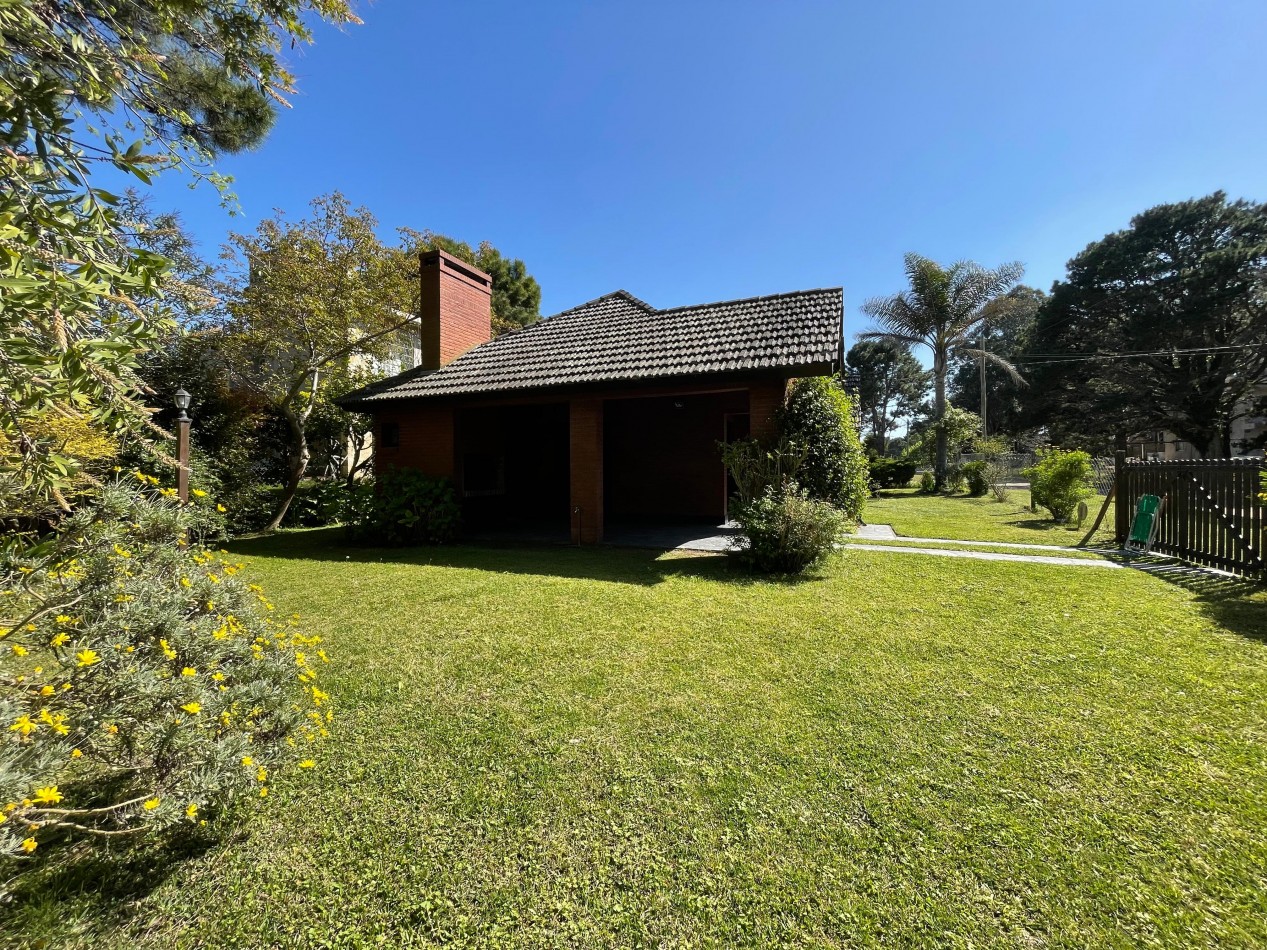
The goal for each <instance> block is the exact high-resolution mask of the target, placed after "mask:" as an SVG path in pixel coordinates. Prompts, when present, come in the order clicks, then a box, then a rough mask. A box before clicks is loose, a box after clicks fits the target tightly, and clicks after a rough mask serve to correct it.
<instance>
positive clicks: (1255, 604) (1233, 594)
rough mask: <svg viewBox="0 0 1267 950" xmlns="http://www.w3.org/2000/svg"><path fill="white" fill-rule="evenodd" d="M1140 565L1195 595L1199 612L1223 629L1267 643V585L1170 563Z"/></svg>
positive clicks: (1154, 574) (1143, 568)
mask: <svg viewBox="0 0 1267 950" xmlns="http://www.w3.org/2000/svg"><path fill="white" fill-rule="evenodd" d="M1137 566H1138V567H1139V568H1140V569H1141V570H1145V571H1147V572H1148V573H1150V574H1152V575H1153V576H1155V577H1158V578H1160V579H1161V580H1164V581H1165V582H1166V583H1168V584H1174V585H1175V586H1176V587H1182V588H1183V589H1184V590H1186V591H1188V592H1190V593H1191V594H1193V595H1194V598H1195V600H1196V604H1197V607H1198V609H1199V610H1200V611H1201V612H1202V613H1203V614H1205V616H1206V617H1208V618H1209V619H1210V620H1211V621H1213V622H1214V623H1216V624H1218V625H1219V626H1220V627H1223V628H1224V629H1226V630H1231V631H1232V632H1233V633H1236V634H1239V635H1240V636H1242V637H1245V638H1246V639H1249V640H1256V641H1258V642H1259V643H1267V586H1264V585H1263V584H1262V583H1259V582H1256V581H1253V580H1246V579H1243V578H1238V577H1231V576H1228V575H1226V574H1216V573H1214V572H1212V571H1206V570H1202V569H1201V568H1199V567H1192V566H1190V565H1186V564H1181V563H1177V562H1175V561H1169V560H1167V561H1164V562H1163V561H1159V562H1158V563H1148V564H1142V565H1137Z"/></svg>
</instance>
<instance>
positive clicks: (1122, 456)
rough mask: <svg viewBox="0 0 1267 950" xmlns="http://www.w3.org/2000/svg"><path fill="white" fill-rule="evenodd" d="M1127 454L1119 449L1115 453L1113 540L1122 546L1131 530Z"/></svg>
mask: <svg viewBox="0 0 1267 950" xmlns="http://www.w3.org/2000/svg"><path fill="white" fill-rule="evenodd" d="M1125 478H1126V452H1125V451H1123V450H1122V449H1118V450H1117V451H1116V452H1114V453H1113V496H1114V498H1115V499H1116V501H1117V508H1116V509H1114V518H1113V540H1114V542H1115V543H1116V544H1117V545H1118V546H1121V545H1123V544H1125V543H1126V538H1127V536H1128V534H1129V532H1130V530H1131V512H1130V511H1129V510H1127V509H1129V508H1130V492H1128V491H1127V490H1126V483H1125V481H1124V479H1125Z"/></svg>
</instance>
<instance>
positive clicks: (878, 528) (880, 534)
mask: <svg viewBox="0 0 1267 950" xmlns="http://www.w3.org/2000/svg"><path fill="white" fill-rule="evenodd" d="M853 537H855V538H866V539H868V540H871V541H894V540H896V539H897V532H896V531H894V530H893V526H892V525H888V524H860V525H858V529H857V530H856V531H855V532H854V533H853Z"/></svg>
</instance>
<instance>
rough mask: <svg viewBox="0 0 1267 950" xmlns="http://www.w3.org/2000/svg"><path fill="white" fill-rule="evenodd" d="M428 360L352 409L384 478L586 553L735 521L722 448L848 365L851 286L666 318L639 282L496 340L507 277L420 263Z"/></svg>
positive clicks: (439, 255)
mask: <svg viewBox="0 0 1267 950" xmlns="http://www.w3.org/2000/svg"><path fill="white" fill-rule="evenodd" d="M420 280H421V286H422V298H421V309H420V314H419V316H420V325H421V335H422V340H421V349H422V362H421V364H420V365H419V366H417V367H415V368H413V369H410V370H407V371H405V372H403V373H400V374H398V375H396V376H393V377H391V378H389V379H386V380H383V381H382V382H379V383H375V384H373V385H371V386H367V387H364V388H363V389H360V390H357V391H355V392H353V393H350V394H349V395H348V396H346V397H344V399H343V400H341V403H342V405H344V406H345V407H346V408H348V409H352V410H356V411H360V412H367V413H370V414H371V415H372V416H373V419H374V441H375V468H376V470H379V471H381V470H383V469H385V468H388V467H391V466H405V467H410V468H416V469H419V470H421V471H423V472H426V473H428V474H431V475H437V476H444V477H447V478H451V479H452V480H453V482H454V484H455V485H456V487H457V490H458V494H459V497H460V498H461V499H462V504H463V514H464V517H465V519H466V521H467V523H468V524H471V525H474V526H476V527H482V526H488V525H501V526H529V525H532V526H540V527H542V528H545V529H549V530H555V531H557V532H558V533H559V534H560V535H561V536H567V535H570V537H571V538H572V540H573V541H574V542H577V543H589V544H592V543H596V542H599V541H601V540H602V539H603V535H604V530H605V528H606V527H607V526H608V525H613V524H616V523H622V522H623V523H627V524H647V523H652V522H656V523H662V522H667V521H684V520H700V521H705V520H706V521H710V522H711V523H713V524H717V523H718V522H720V521H723V520H724V519H725V518H726V506H727V499H728V496H729V494H730V492H729V491H728V486H727V478H726V474H725V471H724V469H723V466H722V463H721V458H720V452H719V448H718V446H719V443H721V442H722V441H723V440H733V439H737V438H742V437H746V436H749V435H752V436H768V435H771V434H772V433H773V431H774V425H775V413H776V411H777V409H778V408H779V406H780V405H781V404H782V402H783V398H784V393H785V391H786V387H787V383H788V381H789V380H790V379H793V378H796V377H801V376H813V375H826V374H830V373H835V372H837V371H839V369H840V367H841V365H842V363H843V352H842V341H843V335H842V323H843V317H844V298H843V294H842V292H841V290H840V288H832V289H827V290H805V291H797V292H793V293H785V294H776V295H774V296H769V297H754V298H751V299H747V300H731V301H726V302H723V303H710V304H702V305H699V306H692V307H675V308H672V309H669V310H658V309H656V308H655V307H653V306H651V305H650V304H648V303H645V302H644V301H642V300H639V299H638V298H637V297H634V296H633V295H632V294H629V293H626V292H625V291H623V290H620V291H616V292H615V293H611V294H607V295H606V296H603V297H599V298H598V299H597V300H591V301H590V302H589V303H585V304H581V305H580V306H579V307H573V308H572V309H571V310H565V311H564V312H562V313H560V314H557V315H556V316H553V317H548V318H546V319H544V320H541V321H540V322H538V323H536V324H533V325H532V326H529V327H526V328H524V329H522V330H517V331H515V332H513V333H509V334H506V335H504V336H501V337H498V338H497V339H492V338H491V326H492V324H491V311H490V298H491V289H492V281H491V278H490V277H489V276H488V275H487V274H485V273H483V272H482V271H479V270H477V269H475V268H473V267H471V266H470V265H468V264H466V263H464V262H462V261H460V260H458V259H457V258H454V257H452V256H450V255H449V254H446V253H444V252H442V251H431V252H429V253H426V254H424V255H423V256H422V257H421V278H420Z"/></svg>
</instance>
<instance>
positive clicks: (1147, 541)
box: [1126, 495, 1162, 554]
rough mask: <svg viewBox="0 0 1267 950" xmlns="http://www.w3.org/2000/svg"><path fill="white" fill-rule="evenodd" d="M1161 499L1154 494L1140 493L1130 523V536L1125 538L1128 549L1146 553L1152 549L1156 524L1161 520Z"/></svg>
mask: <svg viewBox="0 0 1267 950" xmlns="http://www.w3.org/2000/svg"><path fill="white" fill-rule="evenodd" d="M1161 509H1162V499H1160V498H1158V497H1157V496H1156V495H1141V496H1140V498H1139V503H1138V504H1137V505H1136V506H1135V521H1134V522H1133V523H1132V524H1131V533H1130V536H1129V537H1128V538H1127V539H1126V549H1127V550H1128V551H1140V552H1141V553H1143V554H1147V553H1148V552H1149V551H1151V550H1152V549H1153V541H1155V540H1156V539H1157V525H1158V523H1159V522H1160V521H1161Z"/></svg>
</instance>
